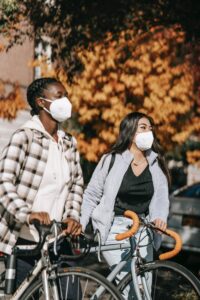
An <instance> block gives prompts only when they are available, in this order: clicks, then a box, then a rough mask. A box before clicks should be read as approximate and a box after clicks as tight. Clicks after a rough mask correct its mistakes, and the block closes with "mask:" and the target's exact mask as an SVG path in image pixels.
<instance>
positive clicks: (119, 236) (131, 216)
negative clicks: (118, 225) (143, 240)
mask: <svg viewBox="0 0 200 300" xmlns="http://www.w3.org/2000/svg"><path fill="white" fill-rule="evenodd" d="M124 216H125V217H127V218H129V219H132V220H133V226H132V227H131V229H129V230H128V231H126V232H123V233H119V234H117V235H116V237H115V239H116V240H117V241H121V240H124V239H126V238H130V237H131V236H132V235H134V234H135V233H136V232H137V231H138V229H139V225H140V221H139V217H138V215H137V214H136V213H135V212H133V211H131V210H126V211H125V212H124Z"/></svg>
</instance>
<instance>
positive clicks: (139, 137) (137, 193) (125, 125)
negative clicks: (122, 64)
mask: <svg viewBox="0 0 200 300" xmlns="http://www.w3.org/2000/svg"><path fill="white" fill-rule="evenodd" d="M113 156H114V163H113V166H112V167H111V169H110V170H109V167H110V163H111V157H113ZM168 183H169V172H168V169H167V167H166V164H165V161H164V158H163V156H162V155H161V153H160V146H159V144H158V142H157V140H156V137H155V133H154V125H153V120H152V119H151V118H150V117H149V116H147V115H145V114H143V113H140V112H134V113H130V114H128V115H127V116H126V117H125V118H124V119H123V120H122V122H121V124H120V131H119V136H118V138H117V140H116V143H115V144H114V146H113V147H112V149H111V151H110V152H109V153H108V154H106V155H104V156H103V157H102V158H101V160H100V162H99V163H98V165H97V167H96V169H95V171H94V173H93V175H92V178H91V180H90V182H89V184H88V186H87V188H86V190H85V193H84V196H83V203H82V208H81V224H82V228H83V230H84V229H85V227H86V225H87V224H88V222H89V219H90V218H91V219H92V223H93V227H94V230H96V229H98V230H99V231H100V234H101V239H102V242H103V243H122V242H123V241H120V242H117V241H116V240H115V235H116V234H118V233H121V232H124V231H126V230H127V226H128V225H129V224H130V223H131V221H130V220H129V219H127V218H125V217H123V213H124V211H125V210H127V209H129V210H133V211H135V212H136V213H138V214H139V215H142V216H145V217H147V218H148V219H149V220H150V221H152V222H154V223H155V225H156V226H157V227H159V228H160V229H162V230H165V229H166V222H167V216H168V211H169V198H168ZM143 234H144V235H146V233H145V232H144V233H143ZM160 241H161V237H160V235H158V234H157V236H156V238H155V240H154V244H155V246H156V248H158V247H159V245H160ZM143 243H144V244H148V236H146V238H145V239H144V240H143ZM152 250H153V249H152V245H149V246H147V247H143V248H142V255H143V256H144V257H145V258H146V259H147V260H151V259H152V253H153V251H152ZM125 251H126V250H118V251H108V252H107V251H106V252H105V254H104V257H105V259H106V261H107V262H108V264H109V265H110V266H111V267H113V266H114V265H116V264H118V263H119V261H120V260H121V257H122V256H123V255H124V253H125ZM125 271H128V270H125ZM122 276H124V274H122Z"/></svg>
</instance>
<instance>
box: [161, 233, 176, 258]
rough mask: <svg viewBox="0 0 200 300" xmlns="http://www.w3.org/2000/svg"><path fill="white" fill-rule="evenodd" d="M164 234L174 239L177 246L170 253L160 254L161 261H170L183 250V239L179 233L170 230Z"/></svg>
mask: <svg viewBox="0 0 200 300" xmlns="http://www.w3.org/2000/svg"><path fill="white" fill-rule="evenodd" d="M164 233H165V234H167V235H169V236H170V237H172V238H173V239H174V240H175V246H174V249H173V250H170V251H168V252H165V253H162V254H160V255H159V259H160V260H165V259H170V258H172V257H174V256H176V255H177V254H178V253H179V252H180V251H181V249H182V239H181V237H180V235H179V234H178V233H176V232H175V231H173V230H170V229H166V231H164Z"/></svg>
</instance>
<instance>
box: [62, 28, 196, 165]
mask: <svg viewBox="0 0 200 300" xmlns="http://www.w3.org/2000/svg"><path fill="white" fill-rule="evenodd" d="M184 42H185V34H184V32H183V31H181V30H180V28H178V27H176V26H173V27H171V28H167V29H166V28H164V27H157V28H152V29H151V31H150V32H149V33H146V34H143V35H141V36H139V37H138V36H137V35H136V34H135V32H134V31H133V30H127V31H122V32H121V34H120V35H119V39H118V40H113V38H112V35H111V34H108V36H107V38H106V39H105V40H103V41H101V42H97V43H95V44H94V45H93V47H92V48H91V49H90V50H85V51H80V52H79V53H78V55H79V58H80V59H81V61H82V63H83V64H84V66H85V69H84V71H83V72H82V73H81V74H79V75H76V76H75V77H74V83H73V84H72V85H70V86H69V85H68V90H69V93H70V98H71V100H72V102H73V106H74V110H75V111H76V117H77V120H78V123H79V124H80V125H81V132H80V133H79V134H78V138H79V146H80V150H81V152H82V154H84V155H85V157H86V158H87V159H88V160H91V161H96V160H97V159H98V157H99V156H100V155H101V154H102V153H103V152H105V151H106V150H108V147H109V146H110V145H111V144H112V143H113V142H114V140H115V138H116V136H117V134H118V127H119V123H120V121H121V119H122V118H123V117H124V116H125V115H126V114H127V113H129V112H131V111H135V110H140V111H143V112H145V113H147V114H149V115H151V116H152V117H153V119H154V120H155V123H156V126H157V131H158V137H159V139H160V141H161V143H162V144H163V145H164V147H165V149H166V150H170V149H172V148H173V147H174V146H175V145H176V144H182V143H184V142H185V141H186V140H187V138H188V137H189V136H190V135H191V134H192V133H195V132H198V131H199V129H200V119H199V116H198V114H197V112H196V109H195V107H196V101H197V97H196V95H195V92H194V78H193V74H192V72H191V64H190V61H189V60H188V59H187V52H186V50H185V49H184ZM178 52H182V53H181V55H180V53H178ZM59 74H61V79H62V80H63V81H65V76H63V74H64V73H63V72H62V71H61V72H60V73H58V75H59Z"/></svg>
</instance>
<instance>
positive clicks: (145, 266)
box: [90, 211, 200, 300]
mask: <svg viewBox="0 0 200 300" xmlns="http://www.w3.org/2000/svg"><path fill="white" fill-rule="evenodd" d="M124 215H125V216H126V217H128V218H131V219H132V220H133V226H132V227H131V229H129V230H128V231H127V232H125V233H122V234H118V235H117V236H116V239H117V240H123V239H127V238H128V239H129V242H127V243H125V244H117V245H116V244H113V245H101V242H100V241H99V243H98V246H94V247H91V248H90V253H95V252H96V253H97V254H98V258H99V260H100V253H101V252H103V251H110V250H113V251H114V250H116V249H120V248H121V249H130V251H129V253H128V254H127V255H126V256H125V257H124V259H123V260H122V261H121V262H120V263H119V264H118V265H117V266H116V267H115V268H114V269H113V270H112V271H111V273H110V274H109V275H108V276H107V277H106V279H107V280H108V281H110V282H113V281H115V279H116V277H117V275H118V274H119V272H120V271H122V269H123V268H124V266H125V265H126V264H127V263H130V261H131V272H129V273H128V274H127V275H126V276H125V277H124V278H123V279H122V280H121V281H120V282H119V283H118V285H117V288H118V290H119V291H120V293H121V294H122V295H124V294H127V295H126V296H125V299H129V300H130V299H137V300H173V299H174V300H179V299H180V300H197V299H200V282H199V280H198V279H197V278H196V277H195V275H194V274H193V273H192V272H190V271H189V270H188V269H186V268H185V267H183V266H182V265H180V264H178V263H175V262H172V261H165V260H167V259H170V258H172V257H174V256H175V255H177V254H178V253H179V252H180V250H181V246H182V241H181V239H180V237H179V235H178V234H177V233H175V232H173V231H171V230H169V229H167V230H166V231H165V232H163V231H161V230H160V231H161V232H162V233H163V234H167V235H169V236H171V237H172V238H174V239H175V242H176V244H175V247H174V249H173V250H171V251H169V252H166V253H163V254H161V255H160V256H159V259H160V261H159V260H155V261H154V260H153V261H151V262H146V261H145V260H144V259H143V258H142V257H141V255H140V242H141V241H140V239H139V240H138V242H136V240H135V238H134V235H135V233H136V232H137V231H138V228H139V226H140V228H141V226H143V227H144V228H146V229H147V232H149V233H151V232H152V231H155V230H159V229H158V228H156V227H155V225H154V224H152V223H150V222H148V221H147V220H145V218H139V217H138V216H137V214H135V213H134V212H131V211H126V212H125V214H124ZM150 236H151V234H150ZM98 239H100V235H98ZM102 291H103V289H102V288H99V289H98V290H97V291H96V296H97V298H98V296H99V295H101V293H102Z"/></svg>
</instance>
